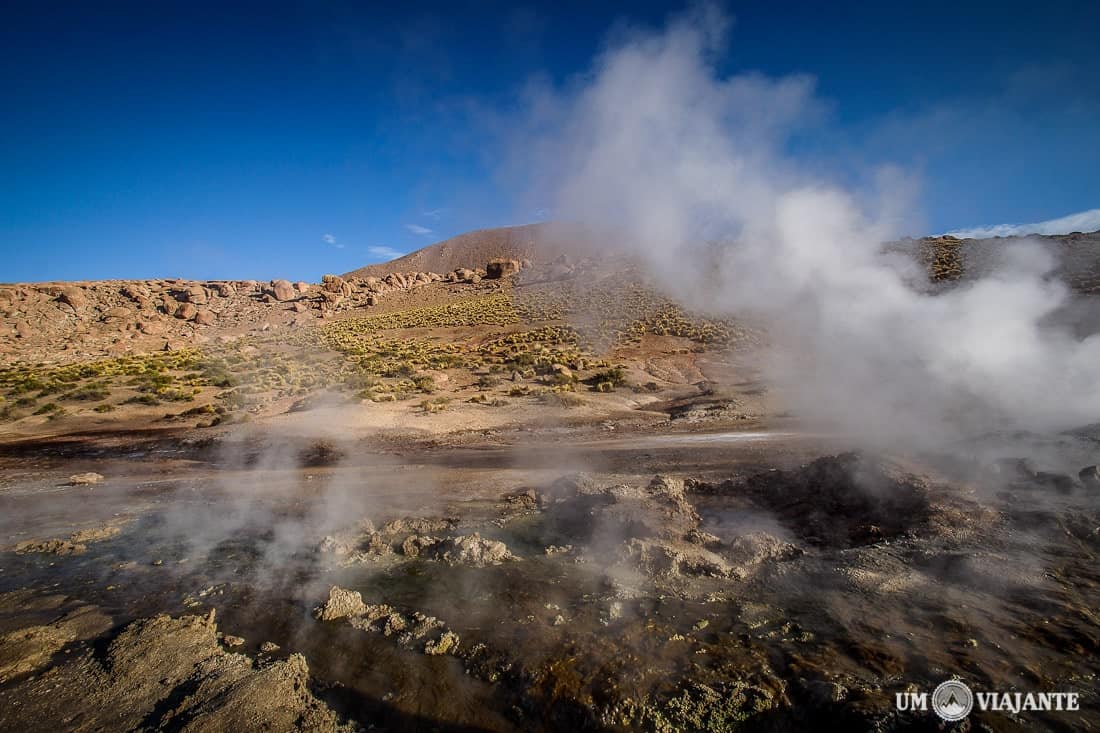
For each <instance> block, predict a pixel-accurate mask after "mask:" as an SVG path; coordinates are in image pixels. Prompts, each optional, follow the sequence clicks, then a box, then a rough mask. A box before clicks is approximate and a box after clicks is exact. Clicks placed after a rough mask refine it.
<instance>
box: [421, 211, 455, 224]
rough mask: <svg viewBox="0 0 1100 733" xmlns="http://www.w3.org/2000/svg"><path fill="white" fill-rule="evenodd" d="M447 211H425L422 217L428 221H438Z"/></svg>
mask: <svg viewBox="0 0 1100 733" xmlns="http://www.w3.org/2000/svg"><path fill="white" fill-rule="evenodd" d="M448 211H450V209H447V208H439V209H432V210H431V211H425V212H424V216H425V217H426V218H428V219H435V220H437V221H438V220H439V218H440V217H441V216H443V215H444V214H446V213H447V212H448Z"/></svg>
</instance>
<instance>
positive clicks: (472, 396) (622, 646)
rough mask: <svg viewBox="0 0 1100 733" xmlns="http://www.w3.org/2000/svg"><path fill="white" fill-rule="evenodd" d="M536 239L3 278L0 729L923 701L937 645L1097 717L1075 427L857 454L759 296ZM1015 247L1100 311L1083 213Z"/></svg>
mask: <svg viewBox="0 0 1100 733" xmlns="http://www.w3.org/2000/svg"><path fill="white" fill-rule="evenodd" d="M537 240H538V228H537V227H520V228H515V229H508V230H490V231H487V232H473V233H470V234H467V235H463V236H462V237H458V238H456V239H453V240H449V241H447V242H443V243H440V244H437V245H434V246H433V247H430V248H426V249H425V250H421V251H419V252H417V253H413V254H412V255H408V256H406V257H403V258H400V259H398V260H395V261H393V262H390V263H387V264H384V265H373V266H370V267H365V268H362V269H360V270H356V271H354V272H350V273H347V274H345V275H331V276H329V275H326V276H325V277H324V278H323V280H322V282H320V283H305V282H297V281H294V280H291V279H288V280H274V281H263V282H257V281H250V280H233V281H229V280H225V281H184V280H172V279H162V280H149V281H95V282H57V283H18V284H7V285H2V286H0V355H2V367H0V551H2V554H0V729H3V730H12V731H16V730H19V731H39V730H41V731H57V730H72V731H94V730H181V731H182V730H186V731H210V730H311V731H336V730H347V731H351V730H395V731H412V730H442V731H459V730H479V731H515V730H535V731H557V730H611V731H626V730H647V731H662V732H663V731H681V730H706V731H729V730H798V729H806V730H808V729H814V728H832V729H845V730H882V731H894V730H942V729H944V725H945V724H943V723H942V722H941V721H940V720H939V718H937V717H936V716H935V715H933V714H931V713H929V712H920V711H900V710H898V709H896V706H895V695H896V694H898V693H903V692H907V691H931V689H932V688H934V687H935V686H936V685H937V684H938V683H940V682H941V681H943V680H945V679H948V678H950V677H952V676H959V677H962V678H964V679H966V680H967V681H968V682H969V683H970V684H971V685H972V687H975V688H976V689H985V690H1043V691H1065V692H1076V693H1079V695H1080V710H1079V711H1075V712H1035V711H1029V712H1026V713H1019V712H1018V713H1010V712H987V711H977V710H975V712H974V713H973V714H972V715H971V716H970V718H969V719H968V721H967V722H965V723H963V724H961V725H962V726H969V728H968V729H974V730H988V731H1009V730H1034V729H1045V730H1065V731H1070V730H1092V729H1096V728H1097V727H1098V726H1100V695H1098V692H1097V691H1098V688H1097V674H1098V673H1100V661H1098V660H1100V620H1098V619H1097V609H1098V608H1100V569H1098V567H1097V563H1096V559H1097V554H1098V552H1100V472H1098V469H1097V468H1096V464H1097V463H1100V446H1098V445H1097V441H1098V439H1100V430H1097V429H1096V428H1095V426H1091V427H1090V426H1082V428H1081V429H1080V430H1076V431H1072V432H1064V433H1057V434H1050V435H1029V436H1012V437H1013V439H1019V440H1020V441H1021V442H1023V441H1024V440H1025V439H1026V441H1027V442H1028V443H1029V444H1030V445H1042V446H1043V447H1044V449H1043V450H1042V451H1041V452H1039V454H1038V455H1041V456H1042V458H1041V459H1035V458H1032V457H1026V458H1025V457H1021V455H1020V454H1016V453H1013V452H1011V451H1005V450H1004V449H1003V446H1005V445H1010V444H1011V441H1007V442H1005V441H996V442H995V445H996V448H988V447H987V446H986V445H985V444H984V443H983V441H985V440H986V439H988V440H989V441H990V442H991V443H992V442H994V441H993V438H992V436H978V437H976V438H975V442H974V446H973V450H972V451H969V454H970V455H971V456H972V457H971V458H959V456H958V455H953V456H951V457H949V458H948V457H944V456H938V455H930V454H928V453H926V452H921V451H916V450H909V449H908V447H907V446H898V447H897V450H896V451H894V452H891V453H889V454H885V453H880V452H874V453H872V452H868V451H865V450H861V449H860V446H859V445H858V444H857V443H855V442H854V441H852V440H849V439H848V438H846V436H845V435H843V434H838V433H836V432H831V431H827V430H825V429H823V427H822V426H821V425H818V424H815V423H814V422H812V421H808V420H805V419H803V417H802V416H801V415H799V414H798V413H797V411H793V410H792V409H791V408H790V406H789V405H788V404H786V403H785V401H784V395H783V394H781V393H778V392H777V390H775V389H774V388H773V387H772V385H771V383H770V381H769V379H768V374H767V371H766V368H765V366H764V365H765V364H766V361H764V360H763V359H762V356H761V355H762V354H764V353H766V352H767V351H768V348H769V343H770V340H769V339H770V337H769V333H768V329H767V328H766V327H765V326H764V325H763V324H761V323H759V322H757V321H755V320H754V319H753V317H752V316H750V315H748V314H746V315H745V317H743V318H730V317H728V316H721V315H719V314H714V313H706V312H698V311H693V310H690V309H687V308H685V307H684V306H683V305H681V304H680V303H678V302H676V301H675V300H674V299H672V298H671V297H669V296H668V295H667V294H666V292H665V289H664V288H663V287H662V282H661V280H660V278H659V277H655V276H653V275H652V274H649V273H647V272H646V271H645V270H643V269H642V268H640V267H638V266H637V264H636V263H634V262H633V261H631V260H630V259H629V258H628V257H627V256H625V255H620V254H616V253H614V252H604V253H601V255H600V256H598V257H597V256H593V255H592V254H590V253H589V254H586V253H584V252H583V251H571V250H569V249H568V248H559V249H548V248H546V247H540V246H539V243H538V241H537ZM1043 242H1044V245H1045V246H1047V247H1049V248H1051V250H1052V251H1054V252H1055V253H1056V255H1057V257H1058V259H1059V262H1061V263H1062V264H1061V266H1060V269H1059V270H1057V271H1056V273H1055V276H1056V277H1058V278H1061V279H1062V280H1063V281H1064V282H1065V283H1066V284H1067V285H1068V286H1069V287H1070V288H1072V290H1073V291H1074V293H1075V294H1076V296H1075V300H1074V307H1073V308H1072V309H1069V310H1067V311H1065V312H1063V313H1061V314H1059V317H1061V318H1064V319H1065V320H1066V322H1068V323H1070V324H1071V325H1072V326H1073V328H1074V329H1075V330H1076V331H1077V332H1078V333H1080V334H1089V333H1094V332H1096V331H1097V330H1100V319H1098V318H1097V317H1096V316H1095V314H1094V304H1093V301H1092V298H1093V297H1095V293H1096V292H1097V288H1098V287H1100V267H1098V264H1097V263H1098V262H1100V259H1098V258H1097V257H1096V256H1095V251H1096V246H1097V245H1098V244H1100V235H1098V234H1096V233H1094V234H1074V235H1067V236H1063V237H1047V238H1043ZM891 246H893V247H895V248H896V249H897V250H898V251H900V252H902V253H904V254H905V256H911V257H913V258H915V259H916V260H917V261H918V262H919V263H920V264H921V265H922V266H923V267H924V268H925V271H926V273H927V283H925V286H926V287H927V288H928V289H930V290H935V289H944V288H953V287H964V286H965V282H966V281H967V278H969V277H973V276H976V275H980V274H981V273H982V268H983V262H984V257H985V256H986V255H985V253H986V252H987V251H988V250H989V249H990V248H991V247H995V246H996V243H992V244H991V243H990V242H989V241H976V240H957V239H953V238H950V237H940V238H934V239H924V240H907V241H904V242H899V243H895V244H894V245H891ZM991 451H1001V452H999V453H991ZM964 453H965V451H964ZM958 729H960V730H962V729H964V728H963V727H959V728H958Z"/></svg>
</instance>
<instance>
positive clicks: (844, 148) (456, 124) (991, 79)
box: [0, 0, 1100, 282]
mask: <svg viewBox="0 0 1100 733" xmlns="http://www.w3.org/2000/svg"><path fill="white" fill-rule="evenodd" d="M900 5H902V4H900V3H896V4H895V3H845V2H837V3H788V4H782V6H781V4H778V3H765V2H761V3H736V2H734V3H728V4H726V5H725V6H724V7H725V9H726V10H727V11H728V12H729V14H730V15H732V16H733V18H734V26H733V30H732V32H731V33H730V35H729V43H728V47H727V48H726V49H725V52H724V53H723V54H722V56H721V58H720V59H719V61H718V63H719V66H720V71H721V73H725V74H732V73H737V72H741V71H746V70H757V71H760V72H762V73H764V74H767V75H772V76H780V75H785V74H792V73H802V74H810V75H812V76H814V77H815V78H816V80H817V90H818V95H819V98H820V99H821V100H822V101H823V102H824V108H825V110H826V112H825V114H824V116H823V119H822V120H820V121H819V124H816V125H815V126H814V127H813V128H812V129H809V130H807V131H806V132H805V133H804V135H802V136H800V138H799V139H798V140H797V141H796V142H795V144H794V145H795V150H796V152H797V153H798V154H799V155H802V156H804V157H805V159H806V161H807V164H808V165H821V166H828V167H830V168H832V169H836V170H841V171H852V173H851V175H852V176H853V178H856V177H858V173H857V172H856V171H858V170H861V169H864V168H865V167H871V166H876V165H880V164H883V163H890V164H896V165H899V166H901V167H902V168H903V169H905V170H906V171H909V172H911V173H912V174H914V175H915V176H916V177H917V179H918V180H919V181H920V195H919V203H920V208H921V211H920V220H921V221H922V222H923V225H924V227H925V231H920V232H913V233H914V234H922V233H926V232H939V231H946V230H951V229H962V228H967V227H975V226H984V225H998V224H1005V223H1017V222H1036V221H1043V220H1047V219H1054V218H1057V217H1061V216H1065V215H1067V214H1072V213H1074V212H1078V211H1083V210H1087V209H1094V208H1097V207H1100V175H1097V173H1098V171H1100V50H1098V48H1100V44H1098V43H1097V42H1096V39H1097V38H1100V11H1098V10H1096V9H1095V6H1094V5H1093V4H1090V3H1084V2H1080V3H1072V2H1047V3H1043V4H1036V3H1013V2H1006V3H1002V4H1001V5H1000V6H999V7H997V9H996V12H994V11H992V10H990V9H989V5H988V4H987V3H974V4H972V5H969V6H967V5H966V4H965V3H937V2H927V3H921V4H919V8H918V7H916V6H917V5H918V4H913V5H914V7H912V8H902V7H895V6H900ZM93 6H94V7H93ZM227 6H231V7H227ZM592 6H598V7H592ZM682 8H683V5H681V4H648V3H644V2H631V3H621V4H616V3H610V2H608V3H569V2H564V3H561V2H559V3H554V4H546V5H545V6H539V5H519V4H505V3H499V4H496V3H489V2H481V3H461V2H449V3H439V4H434V5H433V4H430V3H428V4H423V3H408V4H406V5H405V6H404V7H403V8H401V9H400V10H394V9H384V8H382V7H381V4H378V5H377V6H375V5H373V4H370V3H351V2H349V3H304V2H303V3H278V2H266V3H209V4H207V3H203V2H189V3H173V2H157V3H147V2H142V3H122V2H104V3H95V4H93V3H78V2H70V3H53V2H45V1H43V0H38V1H32V2H21V1H18V0H17V1H16V2H9V3H6V4H5V5H4V9H3V10H2V11H0V48H2V49H3V50H2V51H0V110H3V112H2V113H0V248H2V253H3V259H2V261H0V281H5V282H10V281H28V280H47V279H77V278H113V277H118V278H125V277H161V276H165V277H175V276H179V277H194V278H212V277H242V278H243V277H256V278H271V277H287V278H291V279H298V278H305V279H311V280H316V279H317V278H319V276H320V275H321V273H323V272H343V271H347V270H350V269H353V268H355V267H358V266H360V265H362V264H365V263H367V262H372V261H379V260H384V259H388V258H389V256H390V255H392V254H394V253H398V252H407V251H411V250H413V249H416V248H418V247H421V246H424V245H426V244H430V243H432V242H434V241H437V240H439V239H442V238H445V237H447V236H451V235H454V234H457V233H460V232H463V231H467V230H469V229H474V228H481V227H489V226H498V225H504V224H518V223H525V222H529V221H534V220H537V219H539V218H541V217H543V216H545V215H546V212H545V211H540V207H539V205H538V202H534V203H532V202H531V201H529V200H526V197H523V196H520V195H519V194H518V190H517V188H518V187H520V186H521V185H522V184H521V182H517V180H516V178H515V169H514V163H515V161H514V160H513V161H511V163H512V164H513V166H512V167H509V171H510V172H508V173H506V172H505V171H504V170H503V169H504V167H505V166H504V165H503V158H504V157H505V150H504V146H505V142H504V139H505V138H506V137H507V133H506V128H507V124H508V120H509V118H510V116H511V115H513V114H514V115H517V116H519V115H522V114H523V110H522V109H521V106H522V102H521V100H522V91H523V89H524V88H525V87H526V86H527V85H529V84H531V83H532V81H533V80H538V81H541V82H543V83H549V84H553V85H561V84H568V83H569V82H570V80H571V79H575V78H577V76H578V75H583V74H584V73H585V72H586V71H587V70H588V69H590V68H591V65H592V60H593V58H594V56H595V55H596V54H598V53H599V52H600V50H601V48H603V47H604V45H605V44H606V43H607V39H608V38H609V34H610V35H611V36H613V35H614V33H615V31H616V29H617V28H621V27H622V26H623V25H624V24H641V25H652V26H659V25H660V24H662V23H663V22H664V20H665V19H666V18H667V17H668V16H669V15H670V14H672V13H675V12H677V11H679V10H681V9H682ZM513 154H514V151H513ZM537 174H538V172H537V171H529V172H528V175H531V176H536V175H537Z"/></svg>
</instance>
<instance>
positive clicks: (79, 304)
mask: <svg viewBox="0 0 1100 733" xmlns="http://www.w3.org/2000/svg"><path fill="white" fill-rule="evenodd" d="M58 300H60V301H61V302H62V303H65V304H66V305H68V306H69V307H71V308H72V309H73V310H74V311H75V310H80V309H81V308H83V307H84V306H86V305H87V304H88V296H86V295H85V294H84V290H83V289H81V288H78V287H74V286H68V287H64V288H61V294H60V295H59V296H58Z"/></svg>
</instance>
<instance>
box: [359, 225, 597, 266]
mask: <svg viewBox="0 0 1100 733" xmlns="http://www.w3.org/2000/svg"><path fill="white" fill-rule="evenodd" d="M580 240H581V237H580V235H579V233H578V232H577V231H575V230H574V229H573V228H571V227H570V226H568V225H564V224H559V223H556V222H545V223H541V224H524V225H522V226H514V227H498V228H496V229H478V230H476V231H472V232H466V233H465V234H459V235H458V236H457V237H451V238H450V239H447V240H444V241H442V242H437V243H436V244H433V245H430V246H428V247H424V248H422V249H418V250H416V251H415V252H410V253H409V254H407V255H405V256H403V257H398V258H397V259H395V260H390V261H389V262H382V263H379V264H375V265H367V266H366V267H360V268H359V269H358V270H353V271H351V272H349V273H346V274H345V275H344V277H345V278H349V279H350V278H365V277H384V276H386V275H389V274H390V273H394V272H453V271H454V270H456V269H460V268H478V267H484V266H485V263H487V262H488V261H489V260H492V259H498V258H500V259H513V260H520V261H523V260H530V261H532V262H536V263H537V262H550V261H551V260H554V259H555V258H558V257H560V256H561V255H563V254H566V255H572V256H574V257H577V256H583V255H584V254H585V253H584V252H581V251H579V250H580V249H581V247H579V246H578V244H577V243H578V242H579V241H580Z"/></svg>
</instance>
